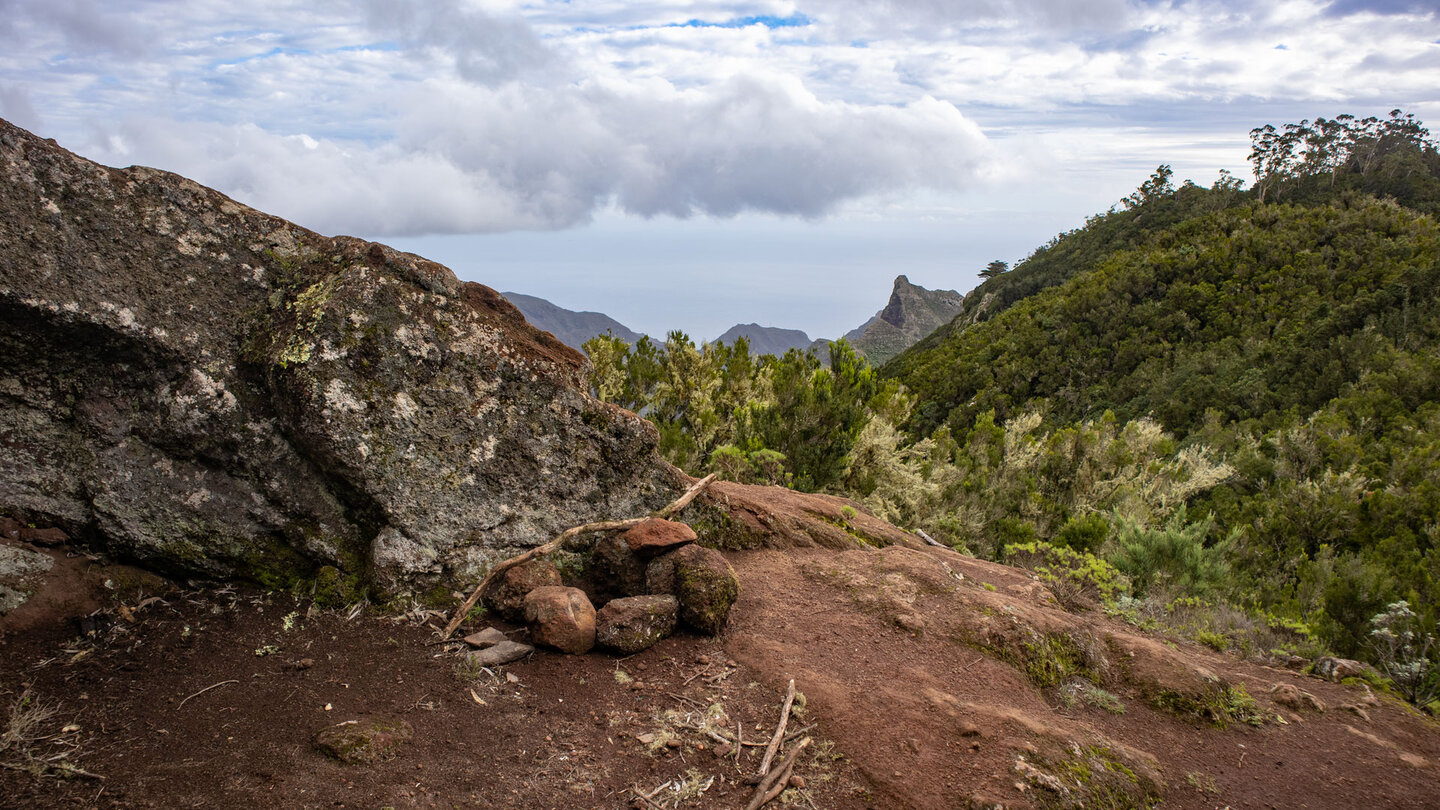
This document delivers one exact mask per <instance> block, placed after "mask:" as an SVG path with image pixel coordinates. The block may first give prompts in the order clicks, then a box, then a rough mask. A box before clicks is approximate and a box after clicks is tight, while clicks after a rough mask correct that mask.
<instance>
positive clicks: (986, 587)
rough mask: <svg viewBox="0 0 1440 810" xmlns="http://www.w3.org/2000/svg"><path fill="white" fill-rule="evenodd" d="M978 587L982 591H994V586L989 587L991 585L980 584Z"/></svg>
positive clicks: (986, 583)
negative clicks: (982, 589)
mask: <svg viewBox="0 0 1440 810" xmlns="http://www.w3.org/2000/svg"><path fill="white" fill-rule="evenodd" d="M980 587H982V588H984V589H985V590H987V591H993V590H995V586H994V585H991V584H990V583H988V582H982V583H980Z"/></svg>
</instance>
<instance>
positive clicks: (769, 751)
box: [757, 678, 795, 776]
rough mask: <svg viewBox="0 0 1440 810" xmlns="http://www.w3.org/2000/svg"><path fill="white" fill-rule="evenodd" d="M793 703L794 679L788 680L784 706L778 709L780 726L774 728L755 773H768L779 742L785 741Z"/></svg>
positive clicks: (778, 748)
mask: <svg viewBox="0 0 1440 810" xmlns="http://www.w3.org/2000/svg"><path fill="white" fill-rule="evenodd" d="M794 703H795V679H794V678H791V679H790V686H789V688H787V689H786V691H785V705H784V706H783V707H781V709H780V724H779V725H777V726H776V727H775V735H774V736H773V737H771V738H770V744H769V745H768V746H766V747H765V758H764V759H762V760H760V770H759V771H757V773H758V774H759V775H760V776H764V775H765V774H766V773H769V771H770V761H771V760H772V759H774V758H775V752H777V751H779V750H780V741H781V740H783V739H785V726H786V725H787V724H789V722H790V707H791V705H793V704H794Z"/></svg>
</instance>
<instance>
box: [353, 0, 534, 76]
mask: <svg viewBox="0 0 1440 810" xmlns="http://www.w3.org/2000/svg"><path fill="white" fill-rule="evenodd" d="M360 6H361V8H362V9H363V10H364V12H365V15H366V22H367V24H368V25H369V27H370V29H371V30H372V31H374V32H375V33H376V34H377V35H379V36H380V37H382V38H384V39H389V40H393V41H395V42H398V43H400V44H402V45H405V46H408V47H411V48H418V49H421V50H426V51H436V52H440V53H443V54H445V55H447V56H449V57H451V58H453V60H454V63H455V69H456V70H457V71H458V72H459V74H460V76H461V77H462V78H464V79H465V80H466V81H470V82H477V83H480V84H496V83H498V82H502V81H507V80H510V79H515V78H517V77H520V76H523V75H525V74H527V73H533V72H535V71H538V70H540V69H542V68H545V67H546V66H548V65H550V64H552V63H553V62H554V61H555V58H556V57H555V54H554V53H553V52H551V50H550V49H549V48H548V47H546V45H545V44H544V43H543V42H541V40H540V38H539V37H538V36H536V34H535V31H534V30H533V29H532V28H531V27H530V25H529V24H528V23H526V22H525V20H523V19H522V18H520V17H518V16H501V15H495V14H488V13H486V12H485V11H482V10H480V9H477V8H473V7H468V6H462V5H461V4H460V3H459V2H458V0H425V1H424V2H412V0H361V2H360Z"/></svg>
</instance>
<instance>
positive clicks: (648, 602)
mask: <svg viewBox="0 0 1440 810" xmlns="http://www.w3.org/2000/svg"><path fill="white" fill-rule="evenodd" d="M679 613H680V603H679V601H678V600H677V599H676V598H675V597H674V596H671V595H669V594H663V595H651V596H631V597H627V598H624V599H612V600H610V602H609V603H608V604H606V605H605V607H602V608H600V610H599V611H597V612H596V614H595V643H596V644H599V645H600V646H601V647H604V648H606V649H609V650H614V651H616V652H618V653H620V654H622V655H634V654H635V653H638V652H640V651H642V650H648V649H650V648H651V647H653V646H655V644H656V643H658V642H659V641H660V640H662V639H664V638H665V637H666V636H669V635H670V634H671V633H673V632H675V622H676V620H677V619H678V618H679Z"/></svg>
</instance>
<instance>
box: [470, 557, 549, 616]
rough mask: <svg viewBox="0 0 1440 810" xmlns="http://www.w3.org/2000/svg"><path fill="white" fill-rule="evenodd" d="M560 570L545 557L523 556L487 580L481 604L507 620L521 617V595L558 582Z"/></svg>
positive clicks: (522, 610)
mask: <svg viewBox="0 0 1440 810" xmlns="http://www.w3.org/2000/svg"><path fill="white" fill-rule="evenodd" d="M561 584H563V583H562V582H561V581H560V570H559V569H558V568H556V567H555V564H554V563H552V562H550V561H549V560H543V559H540V560H527V561H525V562H523V563H520V564H519V565H514V566H511V567H509V568H507V569H505V570H504V571H501V572H500V575H499V576H497V577H495V579H494V580H493V581H492V582H491V583H490V586H489V587H488V588H486V590H485V593H484V595H483V599H484V602H485V608H486V609H487V610H490V611H493V612H495V613H497V614H499V615H500V616H502V617H504V618H505V619H506V620H507V621H512V622H520V621H524V620H525V595H526V594H528V593H530V592H531V591H533V590H535V589H536V588H544V587H546V586H549V585H561Z"/></svg>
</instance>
